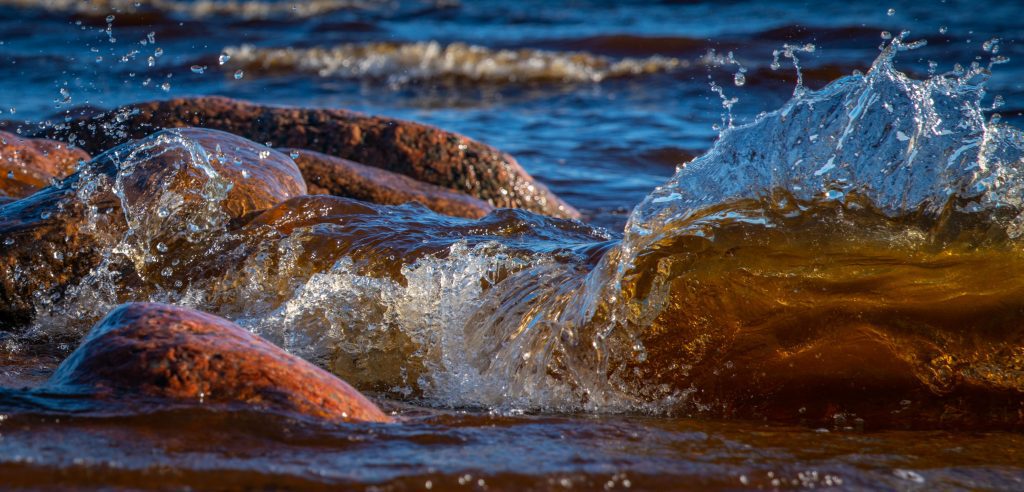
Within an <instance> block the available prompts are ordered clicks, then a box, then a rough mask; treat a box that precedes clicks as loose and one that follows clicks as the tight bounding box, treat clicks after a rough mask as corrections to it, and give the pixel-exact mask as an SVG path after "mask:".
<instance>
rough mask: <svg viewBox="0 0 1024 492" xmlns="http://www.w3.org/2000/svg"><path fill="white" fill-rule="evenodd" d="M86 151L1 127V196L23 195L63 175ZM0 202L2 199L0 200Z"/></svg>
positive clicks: (68, 173)
mask: <svg viewBox="0 0 1024 492" xmlns="http://www.w3.org/2000/svg"><path fill="white" fill-rule="evenodd" d="M87 160H89V154H86V153H85V151H83V150H80V149H71V148H68V146H67V145H66V144H64V143H61V142H56V141H53V140H46V139H31V138H22V137H19V136H17V135H14V134H12V133H7V132H2V131H0V196H7V197H12V198H23V197H26V196H28V195H31V194H32V193H35V192H36V191H37V190H39V189H40V188H45V187H47V186H49V185H50V181H51V180H53V179H62V178H66V177H67V176H68V175H70V174H71V173H73V172H74V171H75V166H76V165H77V164H78V163H79V162H80V161H87ZM0 203H2V202H0Z"/></svg>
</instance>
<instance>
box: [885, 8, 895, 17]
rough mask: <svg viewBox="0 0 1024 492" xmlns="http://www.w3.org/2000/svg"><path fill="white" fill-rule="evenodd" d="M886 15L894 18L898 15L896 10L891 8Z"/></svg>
mask: <svg viewBox="0 0 1024 492" xmlns="http://www.w3.org/2000/svg"><path fill="white" fill-rule="evenodd" d="M885 15H888V16H889V17H892V16H894V15H896V9H892V8H891V9H889V10H887V11H886V12H885Z"/></svg>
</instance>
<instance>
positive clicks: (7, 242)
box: [4, 237, 14, 246]
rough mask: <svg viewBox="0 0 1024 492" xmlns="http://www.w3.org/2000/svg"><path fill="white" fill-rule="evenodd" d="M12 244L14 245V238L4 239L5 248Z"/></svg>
mask: <svg viewBox="0 0 1024 492" xmlns="http://www.w3.org/2000/svg"><path fill="white" fill-rule="evenodd" d="M12 244H14V238H13V237H9V238H7V239H4V246H10V245H12Z"/></svg>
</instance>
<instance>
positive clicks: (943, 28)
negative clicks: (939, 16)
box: [939, 26, 949, 34]
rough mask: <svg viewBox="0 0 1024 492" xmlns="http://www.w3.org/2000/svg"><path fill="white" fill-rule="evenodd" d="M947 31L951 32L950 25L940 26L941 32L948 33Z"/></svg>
mask: <svg viewBox="0 0 1024 492" xmlns="http://www.w3.org/2000/svg"><path fill="white" fill-rule="evenodd" d="M947 32H949V28H948V27H946V26H942V27H940V28H939V34H946V33H947Z"/></svg>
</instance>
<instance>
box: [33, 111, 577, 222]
mask: <svg viewBox="0 0 1024 492" xmlns="http://www.w3.org/2000/svg"><path fill="white" fill-rule="evenodd" d="M186 126H198V127H205V128H215V129H219V130H224V131H227V132H230V133H234V134H236V135H241V136H243V137H246V138H249V139H251V140H254V141H257V142H271V143H272V144H273V145H274V146H275V147H294V148H301V149H309V150H314V151H317V152H321V153H324V154H328V155H333V156H336V157H341V158H344V159H349V160H352V161H355V162H359V163H361V164H364V165H367V166H371V167H377V168H381V169H385V170H388V171H392V172H395V173H398V174H403V175H406V176H409V177H411V178H413V179H416V180H418V181H422V182H425V183H429V184H433V185H437V186H441V187H444V188H449V189H452V190H456V191H460V192H463V193H466V194H468V195H470V196H472V197H475V198H479V199H481V200H485V201H487V202H488V203H490V204H491V205H493V206H495V207H508V208H522V209H526V210H529V211H532V212H537V213H542V214H546V215H552V216H556V217H578V216H579V212H577V211H576V210H575V209H574V208H573V207H572V206H570V205H568V204H566V203H565V202H563V201H562V200H561V199H559V198H558V197H557V196H555V195H554V194H553V193H551V191H549V190H548V189H547V188H546V187H545V186H544V185H542V184H540V183H537V182H536V181H534V180H533V178H532V177H531V176H530V175H529V174H527V173H526V171H525V170H523V168H522V167H521V166H520V165H519V164H518V163H517V162H516V160H515V159H514V158H513V157H512V156H510V155H508V154H506V153H504V152H500V151H498V150H496V149H494V148H492V147H490V146H488V145H485V144H482V143H480V142H476V141H474V140H472V139H469V138H467V137H464V136H462V135H458V134H455V133H451V132H447V131H444V130H440V129H437V128H434V127H431V126H427V125H423V124H419V123H414V122H409V121H402V120H396V119H391V118H381V117H373V116H366V115H362V114H359V113H353V112H349V111H344V110H335V109H306V108H288V107H271V106H262V105H257V104H253V103H249V102H244V101H236V100H233V99H228V98H224V97H199V98H186V99H172V100H169V101H156V102H148V103H140V104H134V105H130V106H125V107H122V108H119V109H116V110H114V111H111V112H109V113H107V114H106V115H104V116H102V117H98V118H90V119H79V120H75V121H73V122H71V123H70V124H69V125H67V126H66V127H64V128H62V129H60V130H53V129H49V130H44V131H42V132H41V134H43V135H47V136H50V137H51V138H57V139H60V140H64V141H69V142H71V143H73V144H75V145H79V146H81V147H82V148H84V149H86V150H90V151H92V152H98V151H102V150H105V149H108V148H110V147H113V146H114V145H117V144H120V143H123V142H125V141H127V140H129V139H132V138H141V137H143V136H145V135H147V134H149V133H151V132H153V131H156V130H158V129H161V128H172V127H186Z"/></svg>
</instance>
